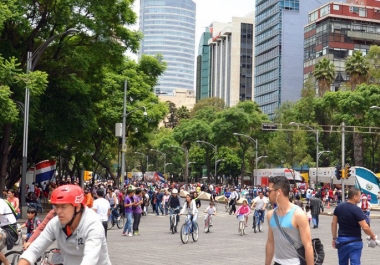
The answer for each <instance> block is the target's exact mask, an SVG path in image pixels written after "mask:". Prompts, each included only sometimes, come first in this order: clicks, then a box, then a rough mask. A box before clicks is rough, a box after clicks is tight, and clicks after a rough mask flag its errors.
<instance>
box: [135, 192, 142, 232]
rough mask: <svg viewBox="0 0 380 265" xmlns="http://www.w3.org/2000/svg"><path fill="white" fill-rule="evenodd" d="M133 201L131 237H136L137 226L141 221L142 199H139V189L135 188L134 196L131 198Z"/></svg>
mask: <svg viewBox="0 0 380 265" xmlns="http://www.w3.org/2000/svg"><path fill="white" fill-rule="evenodd" d="M133 201H134V202H135V204H134V206H133V207H132V212H133V235H134V236H137V235H138V234H139V225H140V219H141V213H142V209H141V205H142V203H143V198H142V197H141V189H140V188H137V189H136V191H135V196H133Z"/></svg>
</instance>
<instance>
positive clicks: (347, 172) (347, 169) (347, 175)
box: [346, 164, 352, 179]
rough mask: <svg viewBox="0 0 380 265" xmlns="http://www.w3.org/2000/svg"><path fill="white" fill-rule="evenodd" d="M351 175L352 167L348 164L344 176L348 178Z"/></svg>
mask: <svg viewBox="0 0 380 265" xmlns="http://www.w3.org/2000/svg"><path fill="white" fill-rule="evenodd" d="M351 175H352V169H351V166H350V165H349V164H347V165H346V178H347V179H348V178H349V177H351Z"/></svg>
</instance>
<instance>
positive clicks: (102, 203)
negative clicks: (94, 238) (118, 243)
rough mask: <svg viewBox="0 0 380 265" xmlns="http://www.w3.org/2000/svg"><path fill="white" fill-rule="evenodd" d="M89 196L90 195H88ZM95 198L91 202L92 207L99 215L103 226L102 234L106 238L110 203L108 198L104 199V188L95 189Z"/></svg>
mask: <svg viewBox="0 0 380 265" xmlns="http://www.w3.org/2000/svg"><path fill="white" fill-rule="evenodd" d="M90 196H91V195H90ZM96 196H97V199H96V200H95V201H94V202H93V205H92V209H93V210H94V211H95V212H96V213H97V214H98V215H99V217H100V220H101V221H102V225H103V227H104V234H105V236H106V238H107V224H108V218H109V217H110V215H111V205H110V203H109V201H108V200H106V199H104V198H103V197H104V190H103V189H97V190H96Z"/></svg>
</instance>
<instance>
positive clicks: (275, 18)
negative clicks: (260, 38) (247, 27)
mask: <svg viewBox="0 0 380 265" xmlns="http://www.w3.org/2000/svg"><path fill="white" fill-rule="evenodd" d="M280 21H281V13H278V14H277V15H275V16H273V17H271V18H270V19H268V20H267V21H266V23H262V24H260V25H257V26H255V34H256V36H257V35H258V34H261V31H263V30H265V29H269V28H271V27H273V26H275V25H277V24H280Z"/></svg>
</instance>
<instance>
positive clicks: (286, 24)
mask: <svg viewBox="0 0 380 265" xmlns="http://www.w3.org/2000/svg"><path fill="white" fill-rule="evenodd" d="M327 2H329V0H302V1H301V0H256V3H255V7H256V20H255V23H256V24H255V29H256V32H255V71H254V74H255V89H254V90H255V94H254V95H255V102H256V103H257V104H258V105H259V106H260V107H261V109H262V111H263V112H264V113H266V114H268V115H269V116H270V117H273V115H274V113H275V111H276V109H277V108H278V107H279V106H280V105H281V103H283V102H285V101H295V100H297V99H299V98H300V96H301V90H302V87H303V71H302V69H303V39H304V29H303V27H304V25H306V24H307V23H308V13H309V12H310V11H312V10H314V9H316V8H318V7H319V6H321V5H322V4H324V3H327Z"/></svg>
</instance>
